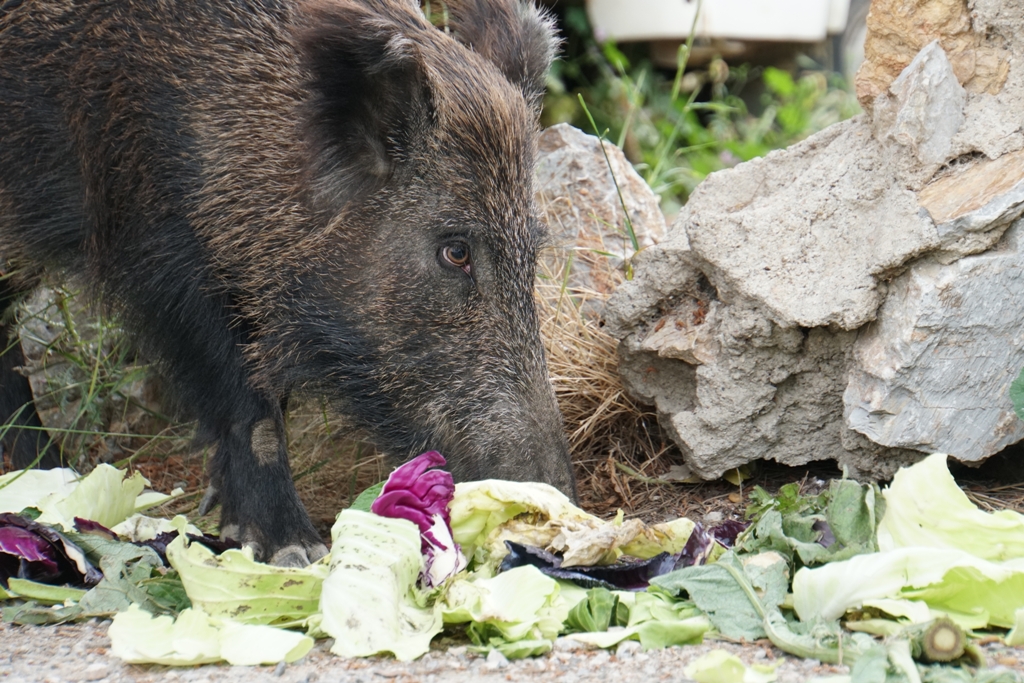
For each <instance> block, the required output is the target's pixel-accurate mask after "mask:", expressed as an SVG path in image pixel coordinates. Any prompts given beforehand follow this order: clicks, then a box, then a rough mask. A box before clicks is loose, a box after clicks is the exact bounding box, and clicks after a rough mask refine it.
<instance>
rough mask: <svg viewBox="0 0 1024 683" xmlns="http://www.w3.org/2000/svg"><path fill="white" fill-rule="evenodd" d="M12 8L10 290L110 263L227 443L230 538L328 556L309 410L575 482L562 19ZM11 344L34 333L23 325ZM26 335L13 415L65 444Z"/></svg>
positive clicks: (242, 7)
mask: <svg viewBox="0 0 1024 683" xmlns="http://www.w3.org/2000/svg"><path fill="white" fill-rule="evenodd" d="M448 7H449V11H450V18H449V21H448V25H447V27H445V28H437V27H435V26H433V25H431V24H430V23H429V22H428V21H427V20H426V19H425V18H424V16H423V14H422V12H421V10H420V8H419V6H418V5H417V4H414V3H412V2H409V1H408V0H361V1H356V0H216V1H206V0H198V1H197V0H119V1H110V2H74V1H72V0H0V269H2V271H3V274H4V275H3V277H2V278H0V305H2V306H3V308H5V309H6V308H9V307H10V305H11V304H12V303H13V302H15V301H16V300H17V298H18V297H19V296H20V295H21V294H23V293H24V292H26V291H29V290H30V289H31V288H32V287H33V286H35V284H36V282H37V281H38V279H39V277H40V275H41V274H43V273H47V272H49V273H56V274H58V275H59V276H70V277H74V278H78V279H79V280H80V281H83V282H85V283H88V285H89V288H90V290H91V291H92V293H93V294H95V295H96V296H97V297H99V298H100V299H101V300H102V302H103V304H104V305H105V306H108V307H109V308H111V309H112V310H114V311H116V312H117V313H118V315H119V317H120V320H122V321H123V323H124V325H125V327H126V328H127V329H128V330H129V331H130V332H131V333H132V334H133V335H134V338H135V340H136V343H137V344H138V346H139V348H140V349H141V350H142V352H143V353H144V354H146V355H147V356H148V357H149V358H152V359H154V360H155V361H156V362H157V363H159V364H160V366H161V367H162V368H163V371H164V372H165V373H166V375H167V376H168V378H169V379H170V380H171V381H172V382H173V384H174V386H175V387H176V390H177V393H178V395H179V397H180V400H181V401H182V403H184V404H185V405H187V406H190V407H191V408H192V409H193V410H194V412H195V415H196V417H197V419H198V424H199V428H198V436H197V439H198V440H199V441H201V442H206V443H215V444H216V455H215V457H214V458H213V460H212V465H211V472H210V477H211V489H210V490H211V492H213V493H215V495H213V496H208V498H207V503H208V504H209V503H212V502H213V501H215V500H219V502H220V503H221V505H222V509H221V529H222V533H223V534H225V535H228V536H231V537H234V538H237V539H238V540H241V541H242V542H244V543H247V544H250V545H252V546H253V547H254V549H255V551H256V554H257V557H259V558H261V559H264V560H267V561H271V562H274V563H277V564H283V565H298V564H305V563H306V562H308V561H312V560H315V559H317V558H318V557H320V556H321V555H323V554H324V553H325V552H326V548H325V547H324V546H323V544H322V543H321V540H320V538H319V536H318V534H317V532H316V530H315V529H314V527H313V525H312V523H311V522H310V520H309V517H308V515H307V514H306V511H305V509H304V508H303V505H302V503H301V502H300V501H299V498H298V496H297V495H296V492H295V488H294V486H293V483H292V479H291V475H290V470H289V464H288V455H287V450H286V444H285V430H284V417H283V410H282V406H283V404H284V403H285V402H286V401H287V399H288V397H289V396H290V395H292V394H296V393H298V394H305V395H315V396H323V397H327V398H328V399H329V400H330V401H331V402H332V403H333V404H334V405H335V406H336V407H337V409H338V410H339V411H340V412H341V413H343V414H345V415H347V416H348V417H349V418H350V419H351V420H352V422H353V423H354V424H355V425H357V426H358V427H360V428H361V429H363V430H365V432H366V433H368V434H369V435H370V437H371V439H372V440H373V441H374V442H375V443H376V444H377V445H378V446H379V447H380V448H381V449H382V450H383V451H384V452H386V453H388V454H389V455H390V456H392V457H393V458H394V459H396V460H402V459H405V458H408V457H410V456H412V455H415V454H417V453H419V452H421V451H425V450H438V451H441V452H442V453H443V454H444V455H445V456H446V457H447V458H448V460H449V463H450V465H451V468H452V471H453V473H454V474H455V476H456V478H458V479H463V480H465V479H475V478H483V477H500V478H507V479H516V480H536V481H542V482H548V483H551V484H553V485H554V486H556V487H558V488H560V489H561V490H562V491H564V492H566V493H568V494H570V495H574V480H573V474H572V469H571V464H570V461H569V455H568V448H567V443H566V439H565V436H564V433H563V426H562V420H561V415H560V413H559V410H558V407H557V404H556V402H555V397H554V394H553V392H552V388H551V385H550V382H549V379H548V375H547V366H546V360H545V354H544V349H543V346H542V344H541V339H540V336H539V330H538V319H537V312H536V309H535V304H534V299H533V283H534V275H535V260H536V255H537V250H538V248H539V247H540V245H541V243H542V241H543V240H544V237H545V230H544V228H543V226H542V225H541V223H540V222H539V221H538V219H537V213H536V210H535V207H534V204H533V198H532V196H533V191H532V171H533V161H534V154H535V152H534V147H535V142H534V140H535V136H536V132H537V120H538V113H539V108H540V102H541V98H542V93H543V87H544V80H545V74H546V72H547V69H548V67H549V65H550V61H551V59H552V56H553V54H554V50H555V46H556V38H555V37H554V33H553V27H552V22H551V20H550V19H549V18H548V16H547V15H546V14H545V13H544V12H543V11H541V10H539V9H537V8H536V7H534V6H533V5H532V4H521V3H520V2H518V0H461V1H458V2H448ZM0 333H2V334H3V336H4V338H8V337H9V334H10V325H8V327H7V328H4V329H2V330H0ZM16 346H17V345H16V344H8V346H7V349H8V353H7V354H6V355H5V356H4V362H3V363H0V408H2V409H3V410H4V411H6V412H5V413H4V414H0V419H2V420H7V421H9V422H12V423H13V424H14V425H15V428H13V429H11V430H10V431H9V432H8V433H7V437H6V441H7V443H8V448H12V446H11V444H12V443H13V444H14V446H13V448H12V450H11V453H12V456H13V458H14V462H15V464H16V465H19V466H24V465H25V464H27V462H31V461H32V460H33V459H35V457H36V453H37V450H38V449H40V448H42V450H43V462H44V463H45V464H53V463H54V462H55V461H56V460H57V457H58V456H57V453H56V452H55V451H54V450H53V449H52V447H50V448H49V449H46V448H44V443H45V442H40V441H38V440H37V439H36V435H37V434H39V432H38V431H27V430H19V429H17V427H18V426H23V427H33V426H38V424H39V421H38V417H37V416H36V415H35V413H34V411H33V410H31V408H29V409H27V410H21V411H20V412H19V408H21V407H22V406H23V404H24V403H25V402H26V401H27V400H28V398H27V397H29V396H30V394H28V393H27V392H28V387H27V385H26V383H25V379H24V377H22V376H21V375H19V374H18V373H17V372H16V370H15V367H16V366H17V365H18V363H19V362H20V358H19V357H18V354H19V353H20V352H19V351H18V350H17V348H16Z"/></svg>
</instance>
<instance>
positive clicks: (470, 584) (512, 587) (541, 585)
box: [442, 565, 574, 645]
mask: <svg viewBox="0 0 1024 683" xmlns="http://www.w3.org/2000/svg"><path fill="white" fill-rule="evenodd" d="M560 592H561V588H560V586H559V582H558V581H556V580H555V579H552V578H551V577H550V576H545V575H544V574H542V573H541V571H540V570H539V569H537V568H536V567H534V566H531V565H526V566H522V567H516V568H514V569H510V570H509V571H507V572H502V573H501V574H498V575H497V576H495V577H493V578H480V577H479V576H474V575H469V574H463V575H460V576H457V577H456V578H455V580H454V581H453V582H452V583H451V585H450V586H449V588H448V592H447V593H446V595H445V596H444V599H443V607H442V615H443V617H444V622H445V623H446V624H463V623H468V624H470V631H469V634H470V637H471V638H473V639H474V642H476V644H478V645H480V644H483V643H486V642H489V640H490V639H491V638H500V639H501V640H503V641H505V642H514V641H517V640H540V639H543V640H554V639H555V638H556V637H557V636H558V633H559V631H561V630H562V624H563V623H565V619H566V618H567V617H568V615H569V611H570V610H571V608H572V607H573V606H574V605H569V604H567V602H566V601H565V600H561V599H559V597H560Z"/></svg>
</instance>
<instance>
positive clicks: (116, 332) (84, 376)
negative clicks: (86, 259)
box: [0, 287, 183, 469]
mask: <svg viewBox="0 0 1024 683" xmlns="http://www.w3.org/2000/svg"><path fill="white" fill-rule="evenodd" d="M18 323H19V329H20V338H21V341H22V343H23V346H24V348H25V350H26V352H27V361H26V370H27V372H29V373H30V374H31V375H32V377H33V378H34V379H33V389H34V391H35V393H36V404H35V405H36V408H37V409H38V410H39V412H40V413H41V414H42V415H44V416H47V417H48V418H49V419H47V420H46V422H47V431H48V432H49V434H50V435H51V437H52V438H53V439H54V442H55V444H56V446H57V447H58V448H59V449H60V452H61V455H62V459H63V461H64V462H65V463H67V464H68V465H70V466H73V467H83V466H84V468H85V469H88V468H89V466H91V465H92V464H94V463H95V462H96V461H98V460H105V461H121V462H122V463H123V462H125V460H126V458H127V457H128V456H129V454H131V455H132V457H134V455H137V454H138V452H139V451H138V449H140V448H142V447H145V446H146V445H148V444H154V445H155V444H157V443H160V442H162V441H164V440H168V439H178V440H181V439H182V438H183V437H176V436H173V435H169V434H165V433H162V431H163V428H164V427H166V426H167V425H169V424H170V423H171V419H170V418H168V417H167V416H166V415H164V414H162V411H161V410H160V408H159V403H157V402H154V401H151V400H146V398H147V397H145V396H144V394H145V390H146V388H147V386H146V382H147V377H148V376H149V367H148V366H147V365H145V364H143V363H140V362H138V360H137V359H136V354H135V351H134V349H133V347H132V346H131V344H130V343H128V340H127V339H126V337H125V335H124V334H123V333H122V332H121V329H120V327H119V325H118V323H117V321H116V320H114V319H112V318H109V317H107V316H102V315H95V314H89V313H88V312H87V311H86V310H85V309H84V308H83V307H82V306H81V305H80V304H78V303H76V293H75V292H73V291H72V290H69V289H67V288H63V287H61V288H56V289H47V290H42V291H40V292H38V293H36V295H34V296H33V297H31V298H30V299H29V301H27V302H26V303H25V304H24V305H23V306H22V307H21V308H20V309H19V314H18ZM30 408H31V406H24V407H23V410H28V409H30ZM4 428H5V426H0V429H4Z"/></svg>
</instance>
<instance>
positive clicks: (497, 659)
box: [484, 650, 508, 671]
mask: <svg viewBox="0 0 1024 683" xmlns="http://www.w3.org/2000/svg"><path fill="white" fill-rule="evenodd" d="M484 666H486V667H487V669H488V670H490V671H496V670H498V669H504V668H505V667H506V666H508V657H506V656H505V655H503V654H501V651H499V650H491V651H490V652H488V653H487V660H486V663H485V665H484Z"/></svg>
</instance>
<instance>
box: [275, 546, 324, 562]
mask: <svg viewBox="0 0 1024 683" xmlns="http://www.w3.org/2000/svg"><path fill="white" fill-rule="evenodd" d="M326 554H327V546H325V545H324V544H323V543H318V544H316V545H315V546H310V547H309V548H303V547H302V546H301V545H286V546H285V547H283V548H281V549H280V550H278V551H277V552H276V553H274V554H273V556H271V558H270V562H269V564H273V565H276V566H278V567H305V566H307V565H309V564H311V563H313V562H316V561H317V560H319V559H320V558H321V557H323V556H324V555H326Z"/></svg>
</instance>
